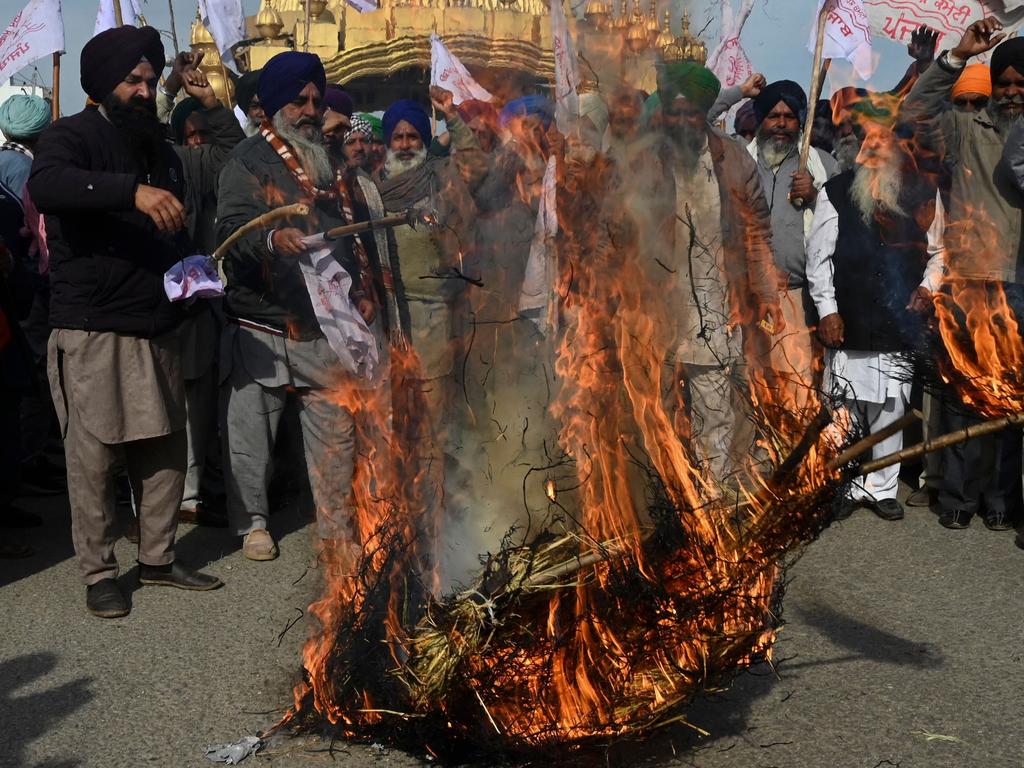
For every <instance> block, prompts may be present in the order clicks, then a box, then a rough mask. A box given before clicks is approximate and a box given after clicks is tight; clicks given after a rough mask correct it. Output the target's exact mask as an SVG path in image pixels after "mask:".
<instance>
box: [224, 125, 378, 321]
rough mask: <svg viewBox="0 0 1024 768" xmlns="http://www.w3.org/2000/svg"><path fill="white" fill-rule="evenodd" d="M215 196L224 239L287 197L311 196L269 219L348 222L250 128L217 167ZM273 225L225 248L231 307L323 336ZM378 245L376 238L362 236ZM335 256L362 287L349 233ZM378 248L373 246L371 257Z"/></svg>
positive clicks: (237, 313) (234, 312)
mask: <svg viewBox="0 0 1024 768" xmlns="http://www.w3.org/2000/svg"><path fill="white" fill-rule="evenodd" d="M219 192H220V194H219V197H218V202H217V240H218V242H223V241H224V240H226V239H227V238H228V236H229V235H231V234H232V233H233V232H234V231H235V230H236V229H238V228H239V227H241V226H242V225H243V224H247V223H248V222H249V221H252V220H253V219H255V218H257V217H258V216H261V215H263V214H264V213H267V212H268V211H271V210H273V209H274V208H278V207H280V206H283V205H290V204H292V203H302V202H305V203H309V204H310V215H309V216H308V217H304V218H301V217H293V218H290V219H286V220H278V221H277V222H275V223H274V224H272V225H271V227H274V228H284V227H297V228H299V229H301V230H302V231H303V232H306V233H308V234H314V233H316V232H323V231H324V230H327V229H331V228H332V227H340V226H342V225H343V224H345V223H346V222H345V220H344V216H343V214H342V213H341V211H340V209H339V207H338V203H337V201H332V200H323V201H318V202H316V203H314V202H312V201H310V200H309V198H308V197H307V195H306V194H305V192H304V191H303V190H302V188H301V187H300V186H299V185H298V183H297V182H296V181H295V178H294V176H292V174H291V172H290V171H289V170H288V168H287V167H286V166H285V164H284V161H283V160H282V159H281V158H280V157H279V156H278V154H277V152H276V151H275V150H274V149H273V147H271V146H270V144H268V143H267V140H266V139H264V138H263V136H262V135H260V134H256V135H255V136H250V137H249V138H247V139H246V140H245V141H243V142H242V143H240V144H239V145H238V146H237V147H235V149H234V151H233V152H232V153H231V158H230V159H229V160H228V162H227V165H225V166H224V170H223V171H222V172H221V175H220V190H219ZM354 207H355V210H354V211H353V213H354V215H355V217H356V219H357V220H365V219H366V218H367V216H368V214H367V211H366V207H365V205H363V206H360V205H359V204H358V202H354ZM270 231H271V229H270V227H268V228H265V229H261V230H259V231H257V232H255V233H250V234H248V235H246V236H245V237H242V238H241V239H239V240H238V241H237V242H236V243H235V244H234V245H233V246H232V247H231V248H230V249H229V250H228V252H227V253H226V254H225V257H224V274H225V276H226V277H227V285H226V293H227V306H226V312H227V314H228V315H231V316H234V317H239V318H242V319H246V320H251V321H254V322H257V323H262V324H265V325H269V326H271V327H273V328H276V329H278V330H280V331H283V332H287V333H289V334H290V335H291V336H292V338H296V339H313V338H317V337H318V336H321V335H322V334H321V333H320V326H319V325H318V324H317V321H316V316H315V315H314V314H313V305H312V303H311V302H310V300H309V293H308V292H307V290H306V284H305V280H304V279H303V276H302V271H301V270H300V269H299V263H298V261H297V260H295V259H288V258H284V257H282V256H277V255H275V254H273V253H271V251H270V249H269V248H268V247H267V236H268V235H269V234H270ZM363 242H364V243H365V244H366V246H367V248H371V247H373V245H372V242H373V238H365V239H364V241H363ZM334 256H335V258H336V259H337V260H338V263H340V264H341V265H342V266H343V267H344V268H345V270H346V271H348V273H349V274H350V275H351V276H352V289H353V290H358V288H359V266H358V264H357V262H356V258H355V256H354V254H353V253H352V238H350V237H345V238H341V239H340V240H338V241H337V246H336V247H335V253H334ZM373 258H375V253H374V254H371V261H372V259H373Z"/></svg>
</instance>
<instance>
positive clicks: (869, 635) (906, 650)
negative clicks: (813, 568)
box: [783, 603, 944, 671]
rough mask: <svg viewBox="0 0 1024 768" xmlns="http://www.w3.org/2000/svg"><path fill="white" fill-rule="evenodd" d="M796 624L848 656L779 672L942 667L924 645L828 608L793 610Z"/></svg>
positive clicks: (788, 666)
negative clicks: (856, 664) (869, 664)
mask: <svg viewBox="0 0 1024 768" xmlns="http://www.w3.org/2000/svg"><path fill="white" fill-rule="evenodd" d="M793 610H794V612H795V613H797V614H798V615H799V616H800V621H801V623H803V624H807V625H808V626H810V627H813V628H814V629H816V630H817V631H818V632H820V633H821V634H822V635H824V636H825V637H827V638H828V639H829V641H831V643H832V644H833V645H834V646H836V647H837V648H842V649H844V650H846V651H848V652H849V653H848V655H846V656H842V657H839V658H829V659H821V660H820V661H806V662H795V663H791V664H785V665H783V670H784V671H785V670H790V671H791V670H795V669H801V668H806V667H811V666H822V665H825V664H841V663H844V662H847V661H854V660H866V661H875V662H878V663H880V664H897V665H900V666H908V665H909V666H912V667H917V668H919V669H933V668H936V667H941V666H942V665H943V663H944V660H943V658H942V656H941V655H940V654H939V653H938V652H937V651H936V650H935V648H934V647H933V646H931V645H929V644H928V643H917V642H914V641H913V640H907V639H905V638H902V637H899V636H898V635H894V634H892V633H890V632H886V631H885V630H882V629H879V628H878V627H873V626H871V625H870V624H865V623H864V622H862V621H859V620H858V619H855V618H853V617H852V616H847V615H845V614H842V613H839V612H838V611H836V610H835V609H833V608H830V607H829V606H826V605H822V604H821V603H817V604H815V605H813V606H811V607H810V608H795V609H793Z"/></svg>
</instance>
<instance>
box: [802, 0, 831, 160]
mask: <svg viewBox="0 0 1024 768" xmlns="http://www.w3.org/2000/svg"><path fill="white" fill-rule="evenodd" d="M828 9H829V2H828V0H826V2H825V4H824V5H823V6H822V8H821V13H819V14H818V37H817V39H816V40H815V41H814V66H813V67H812V69H811V93H810V95H809V97H808V100H807V118H806V119H805V120H804V132H803V136H802V137H801V138H800V172H801V173H803V172H804V171H806V170H807V157H808V155H810V154H811V132H812V131H813V130H814V120H813V119H812V117H811V116H812V115H813V114H814V112H813V109H814V104H815V103H816V102H817V101H818V96H819V95H820V94H821V80H822V77H821V76H822V66H821V54H822V51H823V50H824V48H825V25H826V24H827V22H828Z"/></svg>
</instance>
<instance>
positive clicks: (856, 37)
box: [809, 0, 875, 80]
mask: <svg viewBox="0 0 1024 768" xmlns="http://www.w3.org/2000/svg"><path fill="white" fill-rule="evenodd" d="M823 7H824V8H825V9H826V10H825V13H827V14H828V19H827V21H826V23H825V45H824V47H823V48H822V54H821V55H822V58H823V59H846V60H847V61H849V62H850V63H851V64H853V68H854V69H855V70H856V71H857V75H858V76H860V78H861V79H863V80H867V79H868V78H869V77H871V73H872V72H874V70H875V62H874V58H873V57H872V55H871V24H870V22H869V21H868V15H867V13H866V12H865V11H864V3H863V2H862V0H818V13H817V14H815V16H814V24H813V25H812V27H811V42H810V45H809V48H810V51H811V53H812V54H813V53H814V47H815V41H816V40H817V37H818V18H819V15H820V14H821V13H822V8H823Z"/></svg>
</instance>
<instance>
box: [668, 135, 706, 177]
mask: <svg viewBox="0 0 1024 768" xmlns="http://www.w3.org/2000/svg"><path fill="white" fill-rule="evenodd" d="M669 138H670V139H672V146H673V147H675V150H676V159H677V160H678V161H679V164H680V165H681V166H682V168H683V170H685V171H687V172H688V173H693V172H694V171H696V170H697V167H698V165H699V163H700V155H701V152H703V151H704V145H705V143H706V141H707V137H706V136H705V135H704V132H703V131H691V130H689V129H688V128H682V127H680V128H676V129H675V130H672V131H670V132H669Z"/></svg>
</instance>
